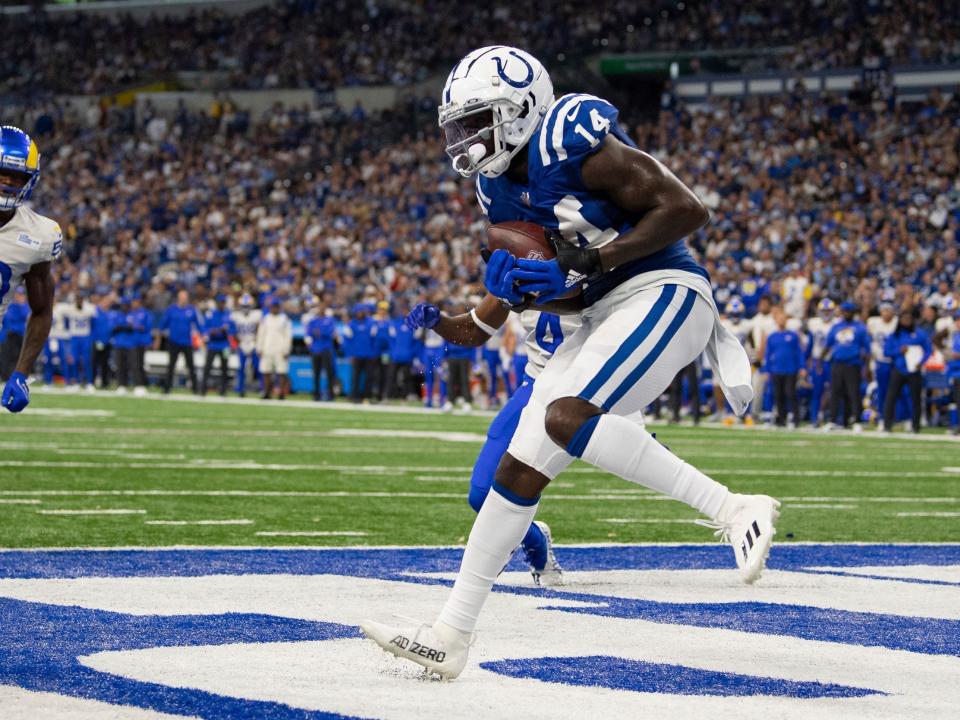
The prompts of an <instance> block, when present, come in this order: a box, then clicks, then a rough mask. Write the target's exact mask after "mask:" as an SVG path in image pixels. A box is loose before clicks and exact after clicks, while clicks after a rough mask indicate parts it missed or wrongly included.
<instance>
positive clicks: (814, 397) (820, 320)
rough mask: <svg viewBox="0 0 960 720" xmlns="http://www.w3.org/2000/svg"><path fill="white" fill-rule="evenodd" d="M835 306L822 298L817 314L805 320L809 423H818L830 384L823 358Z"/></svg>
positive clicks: (827, 364)
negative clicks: (807, 354) (808, 364)
mask: <svg viewBox="0 0 960 720" xmlns="http://www.w3.org/2000/svg"><path fill="white" fill-rule="evenodd" d="M836 311H837V306H836V303H834V302H833V300H831V299H830V298H823V300H821V301H820V304H819V305H817V314H816V315H815V316H814V317H812V318H810V319H809V320H807V335H808V337H809V340H808V341H809V343H810V367H809V369H808V373H809V377H810V382H811V384H812V386H813V388H812V390H811V394H810V424H811V425H813V426H814V427H817V426H818V425H820V408H821V407H822V406H823V398H824V395H825V394H826V392H827V386H828V385H829V384H830V362H829V361H828V360H826V359H825V355H826V349H827V335H829V334H830V328H832V327H833V326H834V325H835V324H836V322H837V314H836Z"/></svg>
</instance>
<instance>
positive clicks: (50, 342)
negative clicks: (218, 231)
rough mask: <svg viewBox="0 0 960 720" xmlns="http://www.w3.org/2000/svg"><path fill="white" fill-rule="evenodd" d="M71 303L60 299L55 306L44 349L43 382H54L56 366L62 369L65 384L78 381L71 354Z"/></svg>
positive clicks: (49, 383) (50, 383)
mask: <svg viewBox="0 0 960 720" xmlns="http://www.w3.org/2000/svg"><path fill="white" fill-rule="evenodd" d="M69 318H70V303H68V302H67V301H66V300H59V301H57V302H56V303H55V304H54V306H53V322H52V323H51V324H50V335H49V336H48V337H47V345H46V347H45V348H44V351H43V382H44V383H46V384H47V385H52V384H53V371H54V366H56V367H57V368H58V369H59V370H60V374H61V375H62V376H63V383H64V385H72V384H73V383H74V382H76V380H75V378H74V376H73V371H74V362H73V356H72V355H71V354H70V352H71V347H70V319H69Z"/></svg>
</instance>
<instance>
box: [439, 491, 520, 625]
mask: <svg viewBox="0 0 960 720" xmlns="http://www.w3.org/2000/svg"><path fill="white" fill-rule="evenodd" d="M501 492H504V491H503V490H502V489H500V488H498V486H497V485H494V486H493V488H492V489H491V491H490V493H489V494H488V495H487V499H486V500H484V502H483V507H481V508H480V512H479V513H477V519H476V520H475V521H474V522H473V529H472V530H471V531H470V537H469V539H468V540H467V548H466V550H464V552H463V562H462V563H461V564H460V572H459V574H458V575H457V581H456V582H455V583H454V585H453V590H452V591H451V592H450V597H449V598H448V599H447V604H446V605H444V606H443V610H442V611H441V612H440V617H439V618H438V619H439V621H440V622H442V623H446V624H447V625H449V626H451V627H453V628H456V629H457V630H460V631H461V632H473V630H474V628H476V626H477V618H478V617H479V615H480V610H481V609H482V608H483V603H484V602H486V600H487V596H488V595H489V594H490V589H491V588H492V587H493V583H494V581H495V580H496V579H497V576H498V575H499V574H500V571H501V570H503V566H504V565H506V564H507V561H508V560H510V555H511V554H512V553H513V551H514V550H516V549H517V546H518V545H519V544H520V541H521V540H523V536H524V535H526V533H527V530H528V529H529V528H530V523H531V522H533V518H534V516H535V515H536V514H537V505H538V504H539V500H531V501H530V502H531V503H532V504H530V505H520V504H518V503H516V502H513V501H512V500H508V499H507V498H505V497H504V496H503V495H502V494H501ZM508 494H509V493H508ZM514 499H519V498H516V497H514Z"/></svg>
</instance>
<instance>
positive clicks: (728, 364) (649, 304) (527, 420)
mask: <svg viewBox="0 0 960 720" xmlns="http://www.w3.org/2000/svg"><path fill="white" fill-rule="evenodd" d="M439 116H440V125H441V127H442V128H443V130H444V133H445V135H446V138H447V152H448V154H449V155H450V157H451V159H452V161H453V166H454V169H455V170H457V171H458V172H460V173H461V174H462V175H465V176H470V175H472V174H475V173H479V174H480V176H479V177H478V178H477V190H478V196H479V198H480V201H481V203H483V204H484V206H485V209H486V211H487V214H488V217H489V219H490V221H491V222H493V223H502V222H510V221H526V222H534V223H536V224H538V225H539V226H541V227H543V228H544V229H545V232H548V233H550V235H551V236H553V237H554V239H555V247H556V250H557V252H556V257H555V258H553V259H551V260H527V259H522V258H521V259H518V258H514V257H513V256H512V255H510V254H509V253H507V252H506V251H505V250H497V251H495V252H494V253H493V254H492V255H491V257H490V259H489V261H488V263H487V267H486V275H485V278H484V284H485V286H486V288H487V290H488V291H489V292H490V293H491V294H492V295H494V296H496V297H498V298H501V299H502V300H503V301H505V302H507V303H509V305H510V306H511V308H512V309H520V308H523V307H529V303H531V302H535V303H536V306H537V308H538V309H541V310H544V311H546V312H555V313H563V312H571V313H577V314H579V315H580V319H581V323H582V324H581V326H580V328H579V329H578V330H577V331H576V332H575V333H574V334H573V336H572V337H571V338H568V339H566V340H565V341H564V342H563V343H562V344H561V345H560V347H559V348H558V349H557V352H556V354H554V355H553V357H552V358H551V359H550V360H549V361H548V362H547V364H546V367H545V368H544V370H543V372H542V373H541V374H540V376H539V377H538V379H537V381H536V383H535V386H534V390H533V393H532V395H531V398H530V402H529V403H528V404H527V406H526V407H525V408H524V410H523V413H522V415H521V418H520V422H519V425H518V427H517V431H516V433H515V434H514V437H513V440H512V441H511V443H510V447H509V448H508V451H507V454H506V455H504V456H503V459H502V460H501V462H500V464H499V466H498V468H497V471H496V477H495V480H494V484H493V487H492V488H491V492H490V493H489V495H488V496H487V498H486V500H485V502H484V504H483V506H482V508H481V509H480V512H479V513H478V514H477V519H476V521H475V522H474V525H473V529H472V530H471V532H470V537H469V539H468V541H467V547H466V550H465V551H464V555H463V562H462V564H461V566H460V572H459V573H458V575H457V579H456V582H455V583H454V586H453V589H452V590H451V593H450V595H449V598H448V600H447V603H446V605H445V606H444V608H443V610H442V611H441V613H440V616H439V617H438V619H437V620H436V622H434V623H433V624H432V625H429V626H421V627H419V628H409V627H401V628H397V627H391V626H389V625H384V624H382V623H376V622H364V623H362V624H361V629H362V630H363V631H364V633H365V634H367V635H368V636H369V637H371V638H372V639H373V640H374V641H376V642H377V643H378V644H379V645H381V647H383V648H384V649H386V650H388V651H389V652H392V653H394V654H395V655H397V656H399V657H403V658H406V659H409V660H412V661H414V662H417V663H419V664H421V665H423V666H425V667H426V668H427V669H428V671H432V672H435V673H437V674H439V675H441V676H443V677H447V678H453V677H457V676H458V675H459V674H460V672H462V670H463V668H464V667H465V666H466V662H467V653H468V648H469V645H470V641H471V637H472V634H473V630H474V629H475V628H476V624H477V620H478V618H479V614H480V610H481V609H482V607H483V604H484V602H485V601H486V599H487V597H488V596H489V594H490V590H491V588H492V586H493V583H494V581H495V579H496V576H497V573H498V572H499V570H500V568H502V567H503V565H504V563H505V562H506V561H507V560H508V558H509V557H510V554H511V553H512V551H513V549H514V548H515V547H516V545H517V543H518V542H520V541H521V540H522V539H523V537H524V536H525V534H526V533H527V531H528V529H529V527H530V524H531V522H532V521H533V519H534V517H535V516H536V511H537V506H538V504H539V500H540V493H541V491H542V490H543V489H544V488H545V487H546V486H547V485H548V484H549V482H550V481H551V480H552V479H553V478H554V477H555V476H556V475H557V474H558V473H559V472H561V471H562V470H563V469H564V468H566V467H567V466H568V465H569V464H570V463H571V462H573V460H574V458H577V457H580V458H582V459H583V460H585V461H586V462H589V463H590V464H592V465H595V466H596V467H598V468H600V469H603V470H606V471H608V472H612V473H614V474H617V475H619V476H621V477H623V478H624V479H626V480H628V481H631V482H634V483H637V484H641V485H644V486H646V487H650V488H653V489H655V490H658V491H660V492H662V493H664V494H666V495H669V496H670V497H673V498H675V499H677V500H681V501H683V502H685V503H687V504H688V505H690V506H692V507H694V508H696V509H698V510H699V511H701V512H703V513H704V514H705V515H707V516H708V517H709V518H710V519H711V520H710V523H709V524H710V525H711V526H712V527H714V528H716V529H717V530H718V531H719V534H720V535H721V536H723V537H724V539H726V540H728V541H729V542H730V545H731V547H732V549H733V551H734V556H735V558H736V563H737V566H738V567H739V568H740V573H741V577H742V579H743V580H744V581H746V582H753V581H754V580H756V579H757V578H758V577H759V575H760V573H761V572H762V570H763V567H764V564H765V561H766V557H767V554H768V552H769V549H770V545H771V542H772V538H773V534H774V523H775V521H776V519H777V516H778V512H777V507H778V506H779V503H778V502H777V501H775V500H774V499H773V498H770V497H767V496H744V495H737V494H734V493H731V492H730V491H729V490H728V489H727V488H726V487H724V486H723V485H721V484H720V483H717V482H716V481H714V480H712V479H711V478H709V477H707V476H706V475H705V474H703V473H701V472H699V471H697V470H696V469H694V468H693V467H691V466H690V465H688V464H686V463H684V462H683V461H682V460H680V458H678V457H676V456H675V455H673V454H672V453H670V451H669V450H667V449H666V448H665V447H663V446H662V445H661V444H660V443H658V442H657V441H656V440H655V439H654V438H653V437H652V435H651V434H650V433H649V432H647V431H646V429H644V428H642V427H638V426H637V424H636V423H634V422H631V421H630V420H629V418H628V416H629V415H630V414H632V413H634V412H636V411H638V410H642V408H644V407H645V406H646V405H648V404H649V403H650V402H652V401H653V400H654V399H655V398H656V397H658V396H659V395H660V394H661V393H662V392H663V391H664V390H665V389H666V387H667V386H668V385H669V383H670V381H671V380H672V379H673V378H674V377H675V376H676V375H677V373H678V372H679V370H680V369H681V368H683V367H686V366H687V365H688V364H690V362H691V361H692V360H693V359H694V358H696V357H697V356H698V355H699V354H700V353H701V352H703V351H706V352H707V353H708V356H709V357H710V361H711V366H712V367H713V368H715V369H716V370H717V379H718V382H720V383H721V384H722V385H723V387H724V389H725V394H726V395H727V397H728V400H729V401H730V403H731V406H732V407H733V408H734V410H735V411H737V412H738V413H742V412H743V410H744V409H745V406H746V405H747V404H748V403H749V401H750V399H751V395H752V393H751V390H750V377H749V367H750V366H749V361H748V359H747V357H746V353H745V352H744V350H743V348H742V346H741V345H740V344H739V343H738V342H737V340H736V338H734V337H733V336H732V335H730V334H729V333H728V332H727V331H726V330H725V329H724V328H723V326H722V325H721V324H720V322H719V314H718V311H717V309H716V306H715V305H714V302H713V297H712V291H711V287H710V283H709V277H708V275H707V273H706V271H705V270H704V269H703V268H702V267H701V266H700V265H698V264H697V262H696V261H695V260H694V258H693V256H692V255H691V254H690V251H689V249H688V248H687V247H686V245H685V243H684V242H683V238H684V237H685V236H686V235H688V234H690V233H692V232H693V231H695V230H696V229H698V228H699V227H701V226H702V225H703V224H704V223H705V222H706V221H707V220H708V218H709V213H708V212H707V210H706V208H704V206H703V204H702V203H701V202H700V201H699V200H698V199H697V197H696V195H694V193H693V192H692V191H691V190H690V189H689V188H687V187H686V186H684V185H683V184H682V183H681V182H680V181H679V180H678V179H677V178H676V176H674V175H673V174H672V173H671V172H670V171H669V170H668V169H667V168H666V167H665V166H663V165H662V164H661V163H659V162H658V161H657V160H656V159H654V158H653V157H652V156H650V155H648V154H645V153H643V152H641V151H639V150H638V149H636V146H635V145H634V144H633V143H632V141H631V140H630V139H629V137H628V136H627V135H626V133H625V132H624V131H623V129H622V127H620V125H619V123H618V121H617V117H618V111H617V109H616V108H614V107H613V106H612V105H610V103H607V102H606V101H603V100H601V99H599V98H596V97H594V96H591V95H587V94H573V95H565V96H563V97H561V98H559V99H557V98H555V97H554V94H553V84H552V82H551V81H550V78H549V75H548V74H547V72H546V70H545V68H544V67H543V65H542V64H541V63H540V62H539V61H538V60H537V59H536V58H534V57H533V56H532V55H530V54H529V53H526V52H524V51H523V50H519V49H517V48H510V47H504V46H492V47H486V48H480V49H478V50H475V51H473V52H472V53H470V54H469V55H468V56H467V57H465V58H463V60H461V61H460V62H459V63H457V65H456V66H455V67H454V69H453V70H452V71H451V73H450V75H449V77H448V79H447V82H446V85H445V88H444V93H443V100H442V104H441V106H440V108H439ZM571 295H573V296H575V297H573V298H572V299H570V300H565V301H564V300H560V302H554V301H555V300H558V299H562V298H568V297H569V296H571ZM414 648H422V650H423V652H421V653H417V652H414V651H413V650H412V649H414Z"/></svg>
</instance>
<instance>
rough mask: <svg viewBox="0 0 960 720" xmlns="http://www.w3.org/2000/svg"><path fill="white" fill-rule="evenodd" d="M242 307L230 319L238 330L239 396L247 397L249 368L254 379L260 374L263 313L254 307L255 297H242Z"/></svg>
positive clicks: (247, 294)
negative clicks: (258, 345)
mask: <svg viewBox="0 0 960 720" xmlns="http://www.w3.org/2000/svg"><path fill="white" fill-rule="evenodd" d="M239 305H240V307H239V308H238V309H237V310H234V311H233V312H232V313H230V319H231V320H233V324H234V325H235V326H236V329H237V359H238V360H239V366H238V367H237V394H238V395H239V396H240V397H243V396H244V395H246V387H247V372H248V366H249V369H250V371H252V372H253V375H254V377H257V376H258V375H259V374H260V363H259V358H258V357H257V328H258V327H259V326H260V319H261V318H262V317H263V313H262V312H261V311H260V310H259V309H258V308H255V307H254V306H253V297H252V296H251V295H250V294H249V293H244V294H243V295H242V296H241V297H240V303H239Z"/></svg>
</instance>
